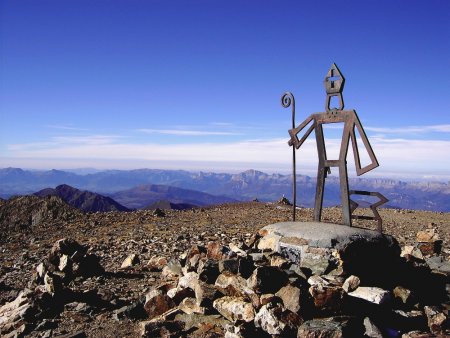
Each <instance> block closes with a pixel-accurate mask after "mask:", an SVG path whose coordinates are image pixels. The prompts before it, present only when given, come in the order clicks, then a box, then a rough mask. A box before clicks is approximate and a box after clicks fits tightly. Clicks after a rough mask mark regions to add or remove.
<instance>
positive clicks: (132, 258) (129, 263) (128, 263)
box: [120, 254, 140, 269]
mask: <svg viewBox="0 0 450 338" xmlns="http://www.w3.org/2000/svg"><path fill="white" fill-rule="evenodd" d="M139 263H140V261H139V257H138V255H136V254H129V255H128V256H127V258H125V260H124V261H123V262H122V265H121V266H120V268H121V269H128V268H131V267H133V266H135V265H137V264H139Z"/></svg>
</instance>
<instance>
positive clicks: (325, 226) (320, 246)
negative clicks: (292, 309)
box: [259, 222, 400, 280]
mask: <svg viewBox="0 0 450 338" xmlns="http://www.w3.org/2000/svg"><path fill="white" fill-rule="evenodd" d="M259 232H260V234H261V235H262V236H264V237H263V238H262V239H261V242H260V249H264V248H265V246H267V248H270V249H272V250H274V251H277V252H279V253H280V254H282V255H283V256H284V257H286V258H288V259H289V260H291V261H292V262H293V263H295V264H297V265H298V266H300V267H301V268H308V269H310V270H311V272H312V273H313V274H318V275H321V274H326V273H329V272H332V271H334V273H335V274H340V273H342V274H355V275H357V276H361V277H363V278H367V279H368V280H372V279H373V278H375V277H376V276H377V274H380V273H382V274H383V275H385V273H386V272H387V271H388V270H389V267H388V265H389V262H392V263H394V262H397V260H398V257H399V255H400V247H399V245H398V243H397V241H396V240H395V239H394V238H393V237H392V236H389V235H384V234H380V233H379V232H377V231H373V230H367V229H362V228H357V227H349V226H345V225H339V224H332V223H322V222H281V223H275V224H270V225H267V226H265V227H264V228H262V229H261V230H260V231H259Z"/></svg>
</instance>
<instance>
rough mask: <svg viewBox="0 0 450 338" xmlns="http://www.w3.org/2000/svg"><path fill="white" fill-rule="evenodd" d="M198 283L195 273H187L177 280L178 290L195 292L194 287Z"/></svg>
mask: <svg viewBox="0 0 450 338" xmlns="http://www.w3.org/2000/svg"><path fill="white" fill-rule="evenodd" d="M198 282H199V276H198V273H197V272H188V273H187V274H185V275H184V276H182V277H180V279H179V280H178V286H177V287H178V288H179V289H184V288H190V289H191V290H195V287H196V285H197V284H198Z"/></svg>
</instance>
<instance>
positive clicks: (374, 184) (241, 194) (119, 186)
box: [0, 168, 450, 212]
mask: <svg viewBox="0 0 450 338" xmlns="http://www.w3.org/2000/svg"><path fill="white" fill-rule="evenodd" d="M315 181H316V179H315V178H311V177H309V176H303V175H298V176H297V191H298V201H297V203H298V204H299V205H301V206H308V207H309V206H312V205H313V200H314V194H315ZM63 183H65V184H69V185H73V186H76V187H78V188H80V189H85V190H89V191H94V192H96V193H100V194H103V195H108V196H110V195H112V194H114V193H117V192H118V191H123V190H127V189H131V188H133V187H136V186H138V185H143V184H160V185H169V186H173V187H178V188H182V189H190V190H195V191H200V192H204V193H208V194H211V195H223V196H226V197H229V198H232V199H236V200H252V199H254V198H258V199H259V200H262V201H275V200H277V199H279V198H280V196H282V195H283V194H284V195H286V196H290V195H291V191H292V176H291V175H283V174H267V173H263V172H261V171H257V170H252V169H251V170H247V171H244V172H241V173H237V174H229V173H212V172H202V171H200V172H189V171H185V170H163V169H134V170H105V171H101V172H97V173H89V174H85V175H77V174H74V173H71V172H70V173H69V172H65V171H61V170H49V171H27V170H22V169H18V168H6V169H0V196H1V197H9V196H12V195H17V194H30V193H33V192H35V191H37V190H39V189H43V188H46V187H55V186H57V185H59V184H63ZM349 185H350V189H352V190H368V191H379V192H381V193H382V194H384V195H385V196H386V197H387V198H388V199H389V200H390V202H389V205H390V206H392V207H397V208H402V209H416V210H431V211H443V212H445V211H450V184H449V183H443V182H403V181H400V180H395V179H389V178H349ZM339 203H340V201H339V178H338V177H336V176H329V177H328V178H327V181H326V186H325V196H324V204H325V205H329V206H331V205H336V204H339Z"/></svg>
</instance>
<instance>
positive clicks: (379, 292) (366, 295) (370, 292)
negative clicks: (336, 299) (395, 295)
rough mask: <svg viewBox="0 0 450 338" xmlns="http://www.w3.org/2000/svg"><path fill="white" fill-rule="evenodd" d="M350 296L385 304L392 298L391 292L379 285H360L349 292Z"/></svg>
mask: <svg viewBox="0 0 450 338" xmlns="http://www.w3.org/2000/svg"><path fill="white" fill-rule="evenodd" d="M348 295H349V296H351V297H357V298H361V299H364V300H366V301H368V302H370V303H373V304H378V305H379V304H384V303H387V302H389V301H390V300H391V294H390V292H389V291H387V290H383V289H381V288H377V287H370V286H360V287H359V288H357V289H356V290H355V291H352V292H349V293H348Z"/></svg>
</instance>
